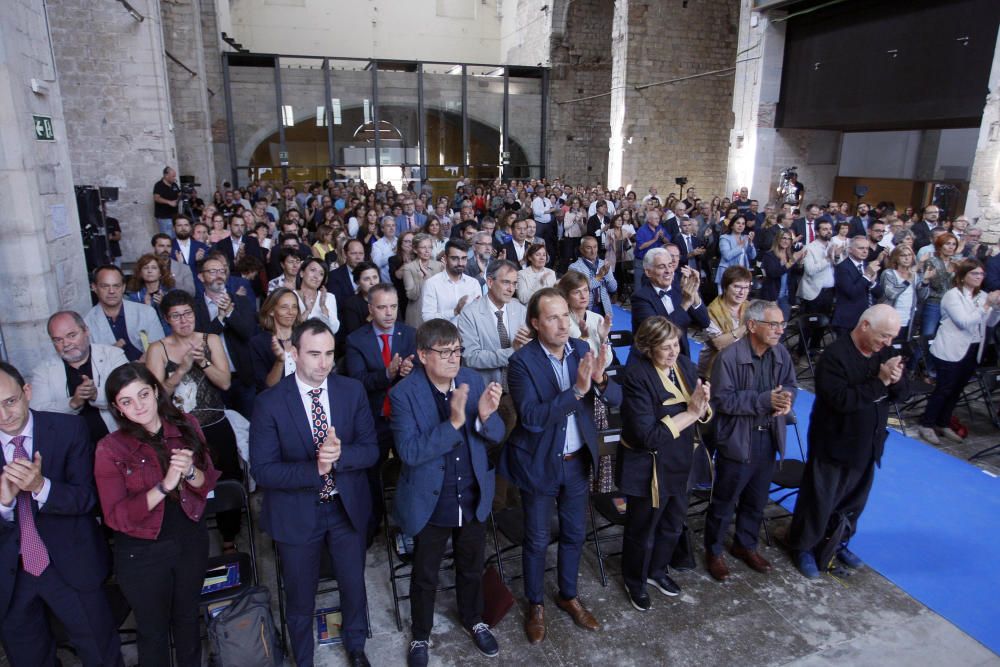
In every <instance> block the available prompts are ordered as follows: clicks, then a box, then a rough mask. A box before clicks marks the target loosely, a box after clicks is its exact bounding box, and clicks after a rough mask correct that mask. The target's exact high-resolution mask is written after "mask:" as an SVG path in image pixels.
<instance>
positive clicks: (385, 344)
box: [378, 334, 392, 417]
mask: <svg viewBox="0 0 1000 667" xmlns="http://www.w3.org/2000/svg"><path fill="white" fill-rule="evenodd" d="M378 337H379V338H381V339H382V363H383V364H385V367H386V368H389V364H391V363H392V350H391V349H389V334H379V335H378ZM391 414H392V406H391V405H390V403H389V390H388V389H386V390H385V400H384V401H382V416H383V417H389V416H390V415H391Z"/></svg>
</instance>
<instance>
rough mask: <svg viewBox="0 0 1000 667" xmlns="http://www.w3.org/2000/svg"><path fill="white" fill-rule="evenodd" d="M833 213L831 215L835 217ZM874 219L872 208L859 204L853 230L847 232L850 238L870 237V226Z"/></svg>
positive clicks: (852, 221)
mask: <svg viewBox="0 0 1000 667" xmlns="http://www.w3.org/2000/svg"><path fill="white" fill-rule="evenodd" d="M834 214H835V213H832V214H831V215H834ZM874 220H875V219H874V218H873V217H872V216H871V208H870V207H869V206H868V204H866V203H864V202H861V203H860V204H858V214H857V215H856V216H854V217H853V218H851V220H850V223H851V228H850V230H849V231H848V232H847V234H848V236H850V237H851V238H854V237H855V236H868V225H870V224H872V222H874Z"/></svg>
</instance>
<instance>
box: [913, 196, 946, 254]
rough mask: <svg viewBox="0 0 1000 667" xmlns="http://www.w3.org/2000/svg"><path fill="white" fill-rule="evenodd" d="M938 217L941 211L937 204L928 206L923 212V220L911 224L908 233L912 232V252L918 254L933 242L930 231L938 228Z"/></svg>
mask: <svg viewBox="0 0 1000 667" xmlns="http://www.w3.org/2000/svg"><path fill="white" fill-rule="evenodd" d="M940 215H941V209H940V208H938V206H937V204H930V205H929V206H927V208H925V209H924V210H923V213H922V216H923V219H922V220H920V221H919V222H915V223H913V226H912V227H911V228H910V231H911V232H913V252H918V251H919V250H920V249H921V248H923V247H924V246H927V245H930V244H931V243H932V242H933V241H934V239H933V237H932V236H931V231H932V230H934V229H935V228H936V227H937V226H938V224H939V222H938V218H939V217H940Z"/></svg>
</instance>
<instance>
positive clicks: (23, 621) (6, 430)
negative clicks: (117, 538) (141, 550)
mask: <svg viewBox="0 0 1000 667" xmlns="http://www.w3.org/2000/svg"><path fill="white" fill-rule="evenodd" d="M30 401H31V385H29V384H25V382H24V378H23V377H22V376H21V374H20V373H19V372H18V371H17V369H16V368H14V367H13V366H11V365H10V364H7V363H5V362H0V405H3V407H4V414H3V421H2V422H0V444H2V445H3V455H4V463H5V465H4V468H3V474H2V475H0V568H2V569H3V576H2V577H0V609H2V610H3V611H2V612H0V638H2V639H3V648H4V651H5V652H6V654H7V659H8V660H9V661H10V663H11V664H12V665H14V666H15V667H19V666H21V665H25V666H27V667H35V666H36V665H46V666H49V665H55V664H56V647H55V640H54V639H53V638H52V635H51V634H50V632H49V623H48V619H47V618H46V612H51V613H52V615H54V616H55V617H56V618H58V619H59V620H60V621H61V622H62V625H63V626H64V627H65V628H66V632H67V634H68V635H69V641H70V644H71V645H72V646H73V648H74V649H75V650H76V654H77V655H78V656H79V657H80V659H81V661H82V662H83V664H84V665H88V666H91V665H93V666H95V667H96V666H97V665H123V664H124V663H123V662H122V657H121V652H120V651H119V646H120V643H119V639H118V631H117V628H116V627H115V623H114V621H113V619H112V615H111V609H110V608H109V606H108V600H107V597H106V596H105V594H104V590H103V588H102V585H103V583H104V580H105V578H107V576H108V572H109V569H110V563H109V558H108V548H107V544H106V543H105V541H104V539H103V537H102V536H101V533H100V531H99V529H98V525H97V520H96V519H95V518H94V513H93V512H94V507H95V506H96V504H97V491H96V489H95V486H94V446H93V444H91V442H90V436H89V434H88V432H87V425H86V423H85V422H84V421H83V419H81V418H80V417H77V416H75V415H62V414H56V413H53V412H35V411H33V410H30V409H29V403H30Z"/></svg>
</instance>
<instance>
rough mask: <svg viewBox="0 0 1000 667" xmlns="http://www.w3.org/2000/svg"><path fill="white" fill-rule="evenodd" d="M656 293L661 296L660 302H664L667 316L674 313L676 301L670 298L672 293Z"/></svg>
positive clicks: (665, 291)
mask: <svg viewBox="0 0 1000 667" xmlns="http://www.w3.org/2000/svg"><path fill="white" fill-rule="evenodd" d="M656 293H657V295H659V297H660V301H662V302H663V307H664V308H666V309H667V315H669V314H671V313H672V312H674V300H673V299H671V298H670V292H668V291H667V290H662V289H661V290H659V291H657V292H656Z"/></svg>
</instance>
